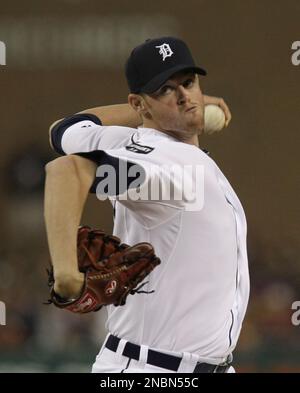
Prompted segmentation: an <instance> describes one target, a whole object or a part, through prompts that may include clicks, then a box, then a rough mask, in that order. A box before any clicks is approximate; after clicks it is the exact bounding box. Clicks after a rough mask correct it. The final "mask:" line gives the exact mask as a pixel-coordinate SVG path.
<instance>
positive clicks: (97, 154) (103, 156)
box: [75, 150, 146, 196]
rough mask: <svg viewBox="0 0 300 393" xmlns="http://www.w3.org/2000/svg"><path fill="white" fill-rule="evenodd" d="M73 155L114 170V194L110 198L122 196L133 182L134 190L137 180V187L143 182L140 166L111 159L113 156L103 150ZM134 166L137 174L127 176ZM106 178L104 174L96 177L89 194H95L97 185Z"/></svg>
mask: <svg viewBox="0 0 300 393" xmlns="http://www.w3.org/2000/svg"><path fill="white" fill-rule="evenodd" d="M75 155H77V156H81V157H84V158H87V159H89V160H91V161H93V162H95V163H96V164H97V165H98V167H99V166H101V165H102V166H103V165H109V166H111V167H112V168H113V169H114V173H115V175H116V178H115V180H116V185H115V187H114V192H113V193H112V194H111V195H110V196H117V195H120V194H123V193H124V192H125V191H127V190H128V189H130V188H131V187H132V184H133V181H134V184H135V187H134V188H136V180H137V179H138V180H139V182H138V183H139V185H141V184H142V183H143V182H144V180H145V177H146V174H145V171H144V169H143V168H142V167H141V166H140V165H138V164H136V163H134V162H130V161H127V160H126V161H125V160H123V159H120V158H118V157H113V156H111V155H109V154H107V153H106V152H105V151H103V150H95V151H90V152H87V153H76V154H75ZM134 165H135V166H137V168H138V170H139V173H138V174H137V175H136V176H129V171H130V168H131V167H132V166H134ZM121 166H123V170H122V169H121ZM107 176H108V175H107V174H105V175H104V176H102V177H97V176H96V178H95V181H94V183H93V184H92V187H91V189H90V192H91V193H93V194H94V193H96V190H97V186H98V185H99V183H100V182H101V181H102V180H105V179H106V177H107ZM123 176H125V177H126V181H125V179H124V178H123ZM108 180H109V179H108ZM120 180H121V181H120ZM122 180H123V181H122Z"/></svg>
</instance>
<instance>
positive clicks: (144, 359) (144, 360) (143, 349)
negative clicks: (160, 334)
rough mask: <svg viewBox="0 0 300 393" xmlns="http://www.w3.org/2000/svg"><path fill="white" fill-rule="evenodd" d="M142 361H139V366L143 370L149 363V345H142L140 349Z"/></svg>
mask: <svg viewBox="0 0 300 393" xmlns="http://www.w3.org/2000/svg"><path fill="white" fill-rule="evenodd" d="M140 348H141V349H140V359H139V365H140V366H141V368H145V365H146V363H147V359H148V349H149V347H148V346H147V345H141V347H140Z"/></svg>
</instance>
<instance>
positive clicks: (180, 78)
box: [144, 72, 204, 140]
mask: <svg viewBox="0 0 300 393" xmlns="http://www.w3.org/2000/svg"><path fill="white" fill-rule="evenodd" d="M144 100H145V102H146V105H147V109H148V113H149V117H150V118H151V122H153V123H154V124H155V125H156V128H157V129H158V130H161V131H168V132H169V133H171V134H172V133H174V135H176V136H177V137H179V139H182V140H184V139H185V137H184V136H186V137H187V138H189V137H191V136H192V135H195V134H198V135H199V134H201V133H202V132H203V128H204V102H203V95H202V92H201V89H200V85H199V80H198V76H197V75H196V74H194V73H186V72H180V73H177V74H175V75H174V76H172V78H170V79H169V80H168V81H167V82H165V83H164V84H163V85H162V86H161V87H160V88H159V89H158V90H157V91H156V92H154V93H153V94H150V95H144Z"/></svg>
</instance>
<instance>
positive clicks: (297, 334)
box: [0, 0, 300, 372]
mask: <svg viewBox="0 0 300 393" xmlns="http://www.w3.org/2000/svg"><path fill="white" fill-rule="evenodd" d="M299 14H300V3H299V1H298V0H286V1H283V0H279V1H277V2H274V1H272V0H261V1H258V0H255V1H252V0H245V1H240V0H227V1H219V0H195V1H194V0H186V1H184V2H183V1H181V0H162V1H159V2H158V1H154V2H148V1H144V0H142V1H136V0H131V2H125V1H121V0H114V1H113V2H112V1H108V0H100V1H99V0H98V1H96V0H52V1H48V2H40V1H37V0H28V1H26V2H23V3H22V2H16V1H6V0H2V1H1V3H0V41H3V42H5V44H6V50H7V65H6V66H0V92H1V94H0V113H1V116H0V125H1V126H0V130H1V156H0V170H1V177H0V215H1V222H2V224H3V226H2V227H0V239H1V245H0V301H2V302H5V304H6V326H0V372H89V371H90V367H91V364H92V363H93V361H94V358H95V356H96V354H97V352H98V350H99V348H100V345H101V343H102V340H103V337H104V335H105V327H104V321H105V311H101V312H99V313H95V314H94V315H87V316H82V317H78V316H73V315H71V314H68V313H65V312H62V311H60V310H57V309H54V307H48V306H45V305H43V304H42V303H43V301H45V300H46V299H47V297H48V290H47V286H46V274H45V268H46V267H47V263H48V259H49V257H48V249H47V244H46V237H45V230H44V222H43V184H44V165H45V163H46V162H48V161H49V160H51V159H53V158H55V157H56V156H55V154H54V153H53V152H52V151H51V150H50V148H49V145H48V127H49V125H50V124H51V123H52V122H53V121H55V120H56V119H59V118H61V117H64V116H66V115H69V114H72V113H75V112H78V111H80V110H83V109H86V108H89V107H93V106H97V105H106V104H113V103H121V102H125V101H126V98H127V86H126V82H125V78H124V75H123V64H124V62H125V59H126V56H127V54H128V53H129V50H130V49H131V48H132V47H133V46H134V45H136V44H139V43H140V42H142V41H143V40H145V39H147V38H150V37H156V36H161V35H168V34H170V35H176V36H179V37H182V38H183V39H185V40H186V41H187V42H188V43H189V45H190V46H191V48H192V50H193V52H194V56H195V58H196V59H197V61H198V62H199V63H201V64H202V65H203V66H205V67H206V69H208V71H209V74H208V77H207V78H205V79H204V80H203V81H202V88H203V90H204V92H206V93H208V94H211V95H219V96H223V97H224V98H225V99H226V101H227V102H228V104H229V105H230V107H231V110H232V113H233V121H232V124H231V126H230V127H229V128H228V129H227V130H226V131H225V132H224V133H222V134H220V135H214V136H212V137H204V138H203V139H202V141H201V144H202V147H204V148H206V149H208V150H209V151H210V152H211V155H212V157H213V158H214V159H215V160H216V161H217V163H218V164H219V165H220V166H221V168H222V170H223V171H224V173H225V174H226V175H227V176H228V178H229V180H230V181H231V183H232V184H233V186H234V188H235V189H236V191H237V193H238V195H239V197H240V199H241V201H242V203H243V205H244V207H245V210H246V214H247V218H248V226H249V235H248V244H249V262H250V273H251V297H250V304H249V309H248V313H247V317H246V320H245V323H244V327H243V330H242V334H241V337H240V340H239V344H238V347H237V349H236V351H235V360H236V368H237V371H240V372H268V371H271V372H288V371H291V372H299V371H300V326H294V325H293V324H292V322H291V316H292V313H293V310H292V309H291V307H292V303H293V302H294V301H300V264H299V255H300V246H299V232H300V231H299V168H300V165H299V152H298V150H299V102H300V100H299V95H300V94H299V93H300V90H299V86H300V84H299V82H300V66H299V67H296V66H293V65H292V63H291V54H292V51H291V45H292V42H294V41H296V40H300V31H299ZM111 217H112V216H111V207H110V204H109V203H106V202H105V203H103V202H101V203H100V202H99V201H97V200H96V198H95V197H93V196H91V197H90V198H89V203H88V206H87V208H86V210H85V213H84V217H83V220H82V221H83V222H84V223H86V224H90V225H95V226H98V227H99V226H101V227H103V228H104V229H105V230H108V231H110V230H111V229H112V218H111Z"/></svg>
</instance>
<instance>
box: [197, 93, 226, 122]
mask: <svg viewBox="0 0 300 393" xmlns="http://www.w3.org/2000/svg"><path fill="white" fill-rule="evenodd" d="M203 99H204V105H209V104H214V105H218V106H219V107H220V108H221V109H222V110H223V112H224V114H225V119H226V122H225V127H227V126H228V124H229V123H230V121H231V119H232V116H231V112H230V110H229V108H228V106H227V104H226V102H225V101H224V100H223V98H219V97H212V96H207V95H203Z"/></svg>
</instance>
